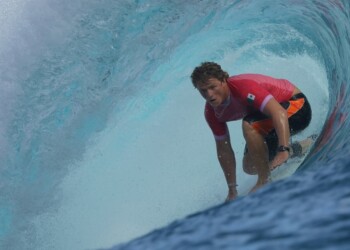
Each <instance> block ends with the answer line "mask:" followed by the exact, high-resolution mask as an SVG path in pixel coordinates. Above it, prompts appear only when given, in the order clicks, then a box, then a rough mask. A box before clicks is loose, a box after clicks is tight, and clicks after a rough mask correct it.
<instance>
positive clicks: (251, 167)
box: [242, 145, 258, 175]
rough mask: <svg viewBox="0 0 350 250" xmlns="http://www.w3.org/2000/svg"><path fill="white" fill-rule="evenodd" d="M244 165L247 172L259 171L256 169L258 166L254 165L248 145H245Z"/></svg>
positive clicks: (251, 173)
mask: <svg viewBox="0 0 350 250" xmlns="http://www.w3.org/2000/svg"><path fill="white" fill-rule="evenodd" d="M242 165H243V171H244V172H245V173H246V174H250V175H256V174H257V173H258V172H257V170H256V167H255V166H254V165H253V161H252V159H251V157H250V154H249V153H248V148H247V145H246V146H245V149H244V155H243V164H242Z"/></svg>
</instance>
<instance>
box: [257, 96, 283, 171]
mask: <svg viewBox="0 0 350 250" xmlns="http://www.w3.org/2000/svg"><path fill="white" fill-rule="evenodd" d="M263 113H264V114H266V115H268V116H269V117H271V119H272V122H273V125H274V128H275V130H276V134H277V137H278V145H279V146H285V147H288V146H289V137H290V132H289V123H288V115H287V111H286V110H285V109H284V108H283V107H282V106H281V105H280V104H279V103H278V102H277V101H276V99H274V98H271V99H270V100H269V101H268V102H267V104H266V106H265V107H264V110H263ZM288 158H289V152H288V151H282V152H277V155H276V156H275V158H274V159H273V160H272V162H271V163H270V168H272V169H273V168H275V167H277V166H279V165H281V164H283V163H284V162H285V161H287V160H288Z"/></svg>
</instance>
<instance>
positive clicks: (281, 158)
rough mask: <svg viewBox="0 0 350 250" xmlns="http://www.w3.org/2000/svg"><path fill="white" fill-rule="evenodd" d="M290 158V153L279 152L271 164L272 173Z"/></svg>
mask: <svg viewBox="0 0 350 250" xmlns="http://www.w3.org/2000/svg"><path fill="white" fill-rule="evenodd" d="M288 158H289V152H288V151H283V152H278V153H277V154H276V156H275V158H273V160H272V161H271V162H270V164H269V167H270V170H271V171H272V170H274V169H275V168H277V167H278V166H280V165H282V164H283V163H285V162H286V161H287V160H288Z"/></svg>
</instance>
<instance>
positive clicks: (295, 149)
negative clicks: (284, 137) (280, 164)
mask: <svg viewBox="0 0 350 250" xmlns="http://www.w3.org/2000/svg"><path fill="white" fill-rule="evenodd" d="M316 138H317V135H312V136H310V137H308V138H306V139H305V140H302V141H300V142H294V143H292V144H291V145H290V147H291V152H290V158H294V157H301V156H304V155H305V154H306V152H307V151H308V150H309V149H310V147H311V145H312V144H313V143H314V142H315V140H316Z"/></svg>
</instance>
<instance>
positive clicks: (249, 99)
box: [247, 93, 255, 104]
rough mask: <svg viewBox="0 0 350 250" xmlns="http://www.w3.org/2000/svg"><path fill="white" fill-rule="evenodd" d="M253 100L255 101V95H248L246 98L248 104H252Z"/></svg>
mask: <svg viewBox="0 0 350 250" xmlns="http://www.w3.org/2000/svg"><path fill="white" fill-rule="evenodd" d="M254 100H255V95H253V94H250V93H249V94H248V96H247V101H248V103H250V104H252V103H253V102H254Z"/></svg>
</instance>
